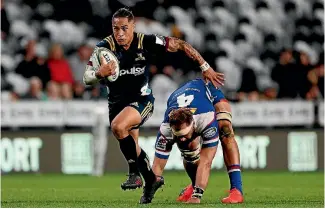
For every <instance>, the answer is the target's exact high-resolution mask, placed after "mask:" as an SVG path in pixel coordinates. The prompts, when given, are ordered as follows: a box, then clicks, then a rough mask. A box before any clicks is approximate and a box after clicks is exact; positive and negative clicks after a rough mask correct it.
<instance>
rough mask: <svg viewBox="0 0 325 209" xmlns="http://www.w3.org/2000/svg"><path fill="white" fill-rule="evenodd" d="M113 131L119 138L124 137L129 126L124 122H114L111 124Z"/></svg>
mask: <svg viewBox="0 0 325 209" xmlns="http://www.w3.org/2000/svg"><path fill="white" fill-rule="evenodd" d="M111 128H112V132H113V134H114V136H115V137H117V139H122V138H124V135H125V133H127V132H128V130H127V126H126V125H125V124H123V123H118V122H114V121H113V122H112V124H111Z"/></svg>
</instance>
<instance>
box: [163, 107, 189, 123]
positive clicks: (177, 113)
mask: <svg viewBox="0 0 325 209" xmlns="http://www.w3.org/2000/svg"><path fill="white" fill-rule="evenodd" d="M192 121H193V114H192V112H191V110H190V109H189V108H179V109H176V110H172V111H171V112H170V114H169V124H170V125H171V126H173V125H181V124H183V123H186V124H187V125H189V124H191V123H192Z"/></svg>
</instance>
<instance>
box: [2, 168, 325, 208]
mask: <svg viewBox="0 0 325 209" xmlns="http://www.w3.org/2000/svg"><path fill="white" fill-rule="evenodd" d="M164 176H165V180H166V185H165V186H164V187H163V189H162V190H161V189H160V190H158V192H157V194H156V197H155V199H154V200H153V203H152V204H150V205H140V204H138V201H139V199H140V196H141V194H142V189H138V190H136V191H122V190H121V188H120V183H121V182H122V181H124V180H125V178H126V176H125V175H124V174H122V173H110V174H107V175H105V176H104V177H91V176H76V175H72V176H71V175H70V176H68V175H50V174H44V175H41V174H36V175H35V174H30V175H26V174H24V175H7V176H2V182H1V184H2V185H1V188H2V189H1V206H2V207H31V208H34V207H36V208H38V207H64V208H69V207H89V208H96V207H105V208H112V207H131V208H132V207H143V208H146V207H154V208H166V207H170V208H177V207H241V208H242V207H269V208H270V207H308V208H310V207H324V173H323V172H315V173H289V172H272V173H270V172H243V186H244V187H243V188H244V195H245V203H244V204H239V205H224V204H221V203H220V199H221V198H222V197H224V196H225V195H226V193H225V191H226V190H227V189H228V187H229V183H228V176H227V174H226V173H225V172H222V171H218V172H217V171H213V172H212V173H211V177H210V182H209V186H208V188H207V190H206V191H205V193H204V196H203V199H202V201H201V204H200V205H188V204H182V203H177V202H176V201H175V199H176V197H177V196H178V194H179V192H180V190H181V189H182V188H183V187H185V186H186V185H188V183H189V179H188V177H187V176H186V174H185V172H168V173H167V172H166V173H165V175H164Z"/></svg>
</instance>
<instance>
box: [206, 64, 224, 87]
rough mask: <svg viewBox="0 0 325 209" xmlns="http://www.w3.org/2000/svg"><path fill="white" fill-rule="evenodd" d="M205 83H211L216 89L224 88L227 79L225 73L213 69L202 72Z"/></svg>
mask: <svg viewBox="0 0 325 209" xmlns="http://www.w3.org/2000/svg"><path fill="white" fill-rule="evenodd" d="M202 74H203V78H204V80H205V82H206V83H207V82H209V81H210V82H211V83H212V84H213V85H214V86H215V87H219V86H223V85H224V81H225V77H224V74H223V73H218V72H215V71H214V70H213V69H212V68H211V67H210V68H209V69H208V70H206V71H204V72H202Z"/></svg>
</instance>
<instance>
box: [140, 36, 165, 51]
mask: <svg viewBox="0 0 325 209" xmlns="http://www.w3.org/2000/svg"><path fill="white" fill-rule="evenodd" d="M168 41H169V40H168V37H166V36H161V35H155V34H151V35H145V36H144V39H143V46H144V48H145V49H146V50H148V51H149V52H150V53H152V54H159V53H163V52H167V47H168Z"/></svg>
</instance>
